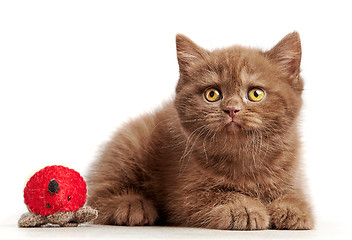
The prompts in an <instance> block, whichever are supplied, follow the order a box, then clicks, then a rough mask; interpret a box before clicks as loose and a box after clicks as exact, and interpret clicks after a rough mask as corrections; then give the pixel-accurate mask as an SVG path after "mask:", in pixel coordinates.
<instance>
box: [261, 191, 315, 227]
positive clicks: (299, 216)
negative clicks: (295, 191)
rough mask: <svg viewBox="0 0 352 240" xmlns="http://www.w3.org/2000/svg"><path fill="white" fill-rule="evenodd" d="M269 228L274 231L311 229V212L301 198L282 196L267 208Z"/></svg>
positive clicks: (312, 221) (312, 225)
mask: <svg viewBox="0 0 352 240" xmlns="http://www.w3.org/2000/svg"><path fill="white" fill-rule="evenodd" d="M267 208H268V211H269V214H270V226H271V228H275V229H290V230H295V229H301V230H303V229H312V228H313V227H314V219H313V216H312V210H311V209H310V206H309V205H308V204H307V202H306V201H305V200H304V199H302V197H299V196H295V195H284V196H282V197H280V198H278V199H275V200H274V201H273V202H271V203H270V204H269V205H268V206H267Z"/></svg>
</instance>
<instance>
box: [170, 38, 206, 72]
mask: <svg viewBox="0 0 352 240" xmlns="http://www.w3.org/2000/svg"><path fill="white" fill-rule="evenodd" d="M176 49H177V60H178V65H179V67H180V73H181V74H185V73H186V72H187V69H188V68H189V67H190V66H191V65H192V63H193V62H195V61H196V60H199V59H202V58H203V56H204V54H205V52H206V51H205V50H204V49H203V48H201V47H199V46H198V45H197V44H195V43H194V42H193V41H192V40H191V39H189V38H188V37H186V36H185V35H182V34H177V35H176Z"/></svg>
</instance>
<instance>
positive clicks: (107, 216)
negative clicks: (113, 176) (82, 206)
mask: <svg viewBox="0 0 352 240" xmlns="http://www.w3.org/2000/svg"><path fill="white" fill-rule="evenodd" d="M91 206H93V207H95V208H97V209H98V211H99V213H98V217H97V218H96V219H95V220H94V223H97V224H109V225H129V226H134V225H146V224H149V225H152V224H153V223H154V222H155V220H156V218H157V216H158V213H157V211H156V210H155V208H154V206H153V204H152V202H151V201H149V200H148V199H146V198H145V197H144V196H143V195H141V194H139V193H136V192H134V191H133V190H128V191H125V192H124V193H122V194H118V195H111V196H110V197H109V198H104V199H101V200H98V201H97V202H92V203H91Z"/></svg>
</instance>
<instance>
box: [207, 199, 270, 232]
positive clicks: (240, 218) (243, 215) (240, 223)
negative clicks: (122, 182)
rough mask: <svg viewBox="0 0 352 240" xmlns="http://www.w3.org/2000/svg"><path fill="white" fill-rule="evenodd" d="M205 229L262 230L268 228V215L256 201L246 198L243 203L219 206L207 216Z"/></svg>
mask: <svg viewBox="0 0 352 240" xmlns="http://www.w3.org/2000/svg"><path fill="white" fill-rule="evenodd" d="M208 221H209V223H208V225H207V227H209V228H216V229H230V230H262V229H266V228H268V226H269V215H268V212H267V210H266V208H265V206H264V205H263V204H262V203H261V202H259V201H258V200H255V199H251V198H246V199H244V200H243V201H239V202H235V203H228V204H224V205H219V206H217V207H215V208H213V209H212V211H211V212H210V214H209V219H208Z"/></svg>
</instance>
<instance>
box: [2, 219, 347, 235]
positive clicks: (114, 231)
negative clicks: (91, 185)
mask: <svg viewBox="0 0 352 240" xmlns="http://www.w3.org/2000/svg"><path fill="white" fill-rule="evenodd" d="M349 227H350V226H348V225H347V224H346V223H343V222H340V221H339V220H338V219H325V220H322V221H318V225H317V228H316V229H315V230H312V231H284V230H282V231H277V230H264V231H224V230H209V229H199V228H178V227H157V226H152V227H122V226H100V225H81V226H79V227H77V228H60V227H56V228H17V226H16V225H13V224H12V225H8V226H2V227H0V239H8V240H10V239H124V240H129V239H145V240H148V239H161V240H165V239H168V240H169V239H170V240H171V239H233V240H234V239H352V230H351V228H349Z"/></svg>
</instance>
